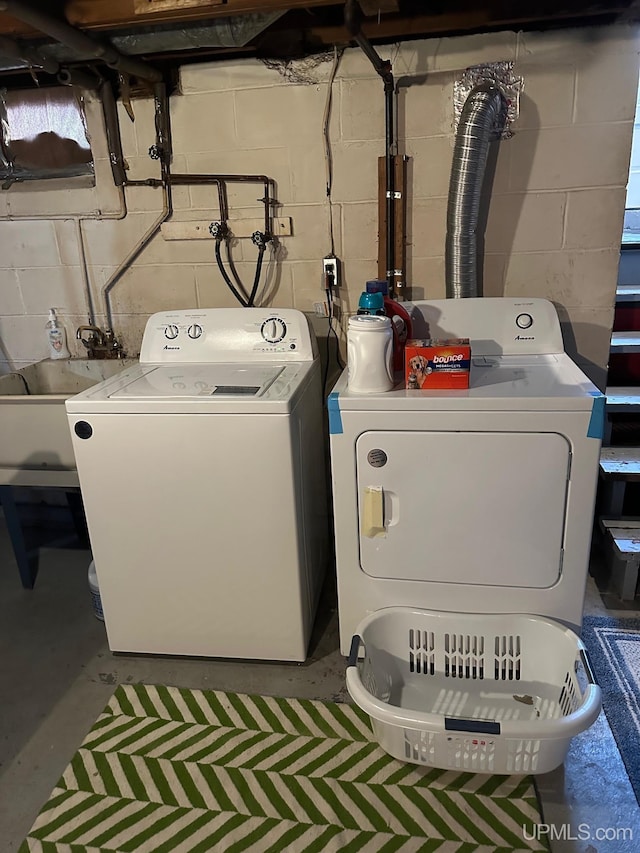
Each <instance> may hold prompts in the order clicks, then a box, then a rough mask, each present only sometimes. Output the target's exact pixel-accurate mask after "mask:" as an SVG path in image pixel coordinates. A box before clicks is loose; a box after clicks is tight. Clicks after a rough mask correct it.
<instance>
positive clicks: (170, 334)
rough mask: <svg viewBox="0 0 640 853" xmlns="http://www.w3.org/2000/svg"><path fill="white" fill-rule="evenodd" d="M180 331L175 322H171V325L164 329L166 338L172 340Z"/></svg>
mask: <svg viewBox="0 0 640 853" xmlns="http://www.w3.org/2000/svg"><path fill="white" fill-rule="evenodd" d="M179 331H180V330H179V329H178V327H177V326H176V325H175V324H173V323H171V325H169V326H167V328H166V329H165V330H164V336H165V338H169V340H170V341H172V340H173V339H174V338H177V337H178V332H179Z"/></svg>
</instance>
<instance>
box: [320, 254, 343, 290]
mask: <svg viewBox="0 0 640 853" xmlns="http://www.w3.org/2000/svg"><path fill="white" fill-rule="evenodd" d="M322 277H323V279H324V282H325V284H328V285H330V286H331V287H340V261H339V260H338V258H336V256H335V255H327V256H326V257H325V258H323V259H322Z"/></svg>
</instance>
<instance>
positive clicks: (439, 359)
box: [433, 352, 463, 364]
mask: <svg viewBox="0 0 640 853" xmlns="http://www.w3.org/2000/svg"><path fill="white" fill-rule="evenodd" d="M462 359H463V355H462V353H461V352H458V353H453V354H452V355H434V357H433V363H434V364H449V362H450V361H462Z"/></svg>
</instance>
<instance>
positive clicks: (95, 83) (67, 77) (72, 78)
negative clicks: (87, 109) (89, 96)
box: [56, 68, 100, 92]
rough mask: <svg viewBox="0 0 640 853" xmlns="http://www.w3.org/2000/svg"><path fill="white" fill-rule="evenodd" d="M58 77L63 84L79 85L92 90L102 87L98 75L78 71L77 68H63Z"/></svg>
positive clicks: (81, 87)
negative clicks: (93, 75)
mask: <svg viewBox="0 0 640 853" xmlns="http://www.w3.org/2000/svg"><path fill="white" fill-rule="evenodd" d="M56 79H57V81H58V83H60V84H61V85H62V86H77V87H78V88H80V89H87V90H88V91H90V92H96V91H97V90H98V89H99V88H100V80H98V78H97V77H92V76H91V75H90V74H85V73H84V72H83V71H77V70H76V69H75V68H61V69H60V71H59V72H58V74H57V75H56Z"/></svg>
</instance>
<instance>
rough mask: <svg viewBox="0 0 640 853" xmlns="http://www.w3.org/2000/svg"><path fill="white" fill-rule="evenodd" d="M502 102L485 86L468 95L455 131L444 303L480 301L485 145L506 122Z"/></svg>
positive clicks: (498, 91) (488, 85)
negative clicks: (479, 230) (479, 229)
mask: <svg viewBox="0 0 640 853" xmlns="http://www.w3.org/2000/svg"><path fill="white" fill-rule="evenodd" d="M504 106H505V104H504V98H503V96H502V93H501V92H500V90H499V89H498V88H497V87H496V86H493V85H491V84H489V83H487V84H481V85H480V86H477V87H476V88H475V89H473V90H472V92H471V93H470V95H469V97H468V98H467V100H466V102H465V105H464V107H463V108H462V114H461V116H460V121H459V123H458V129H457V131H456V138H455V145H454V149H453V163H452V166H451V179H450V183H449V200H448V205H447V236H446V243H445V281H446V294H447V298H461V297H469V296H471V297H473V296H477V295H478V270H477V261H478V258H477V254H478V247H477V237H476V231H477V227H478V215H479V211H480V201H481V196H482V185H483V182H484V176H485V170H486V165H487V155H488V153H489V144H490V142H491V137H492V135H493V134H494V131H495V128H496V126H497V125H498V124H499V123H500V121H502V122H504Z"/></svg>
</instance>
